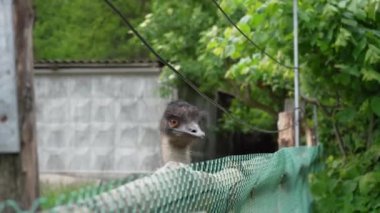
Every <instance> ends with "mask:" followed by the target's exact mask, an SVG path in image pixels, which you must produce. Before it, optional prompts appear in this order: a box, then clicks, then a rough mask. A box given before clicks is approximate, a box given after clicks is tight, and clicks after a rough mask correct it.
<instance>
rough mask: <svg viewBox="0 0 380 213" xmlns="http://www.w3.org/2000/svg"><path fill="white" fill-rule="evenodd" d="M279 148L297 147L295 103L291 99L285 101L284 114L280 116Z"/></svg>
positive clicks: (278, 123)
mask: <svg viewBox="0 0 380 213" xmlns="http://www.w3.org/2000/svg"><path fill="white" fill-rule="evenodd" d="M277 128H278V130H282V131H280V132H279V133H278V140H277V142H278V148H279V149H280V148H283V147H290V146H294V145H295V136H294V103H293V100H291V99H286V100H285V107H284V112H280V113H279V114H278V121H277Z"/></svg>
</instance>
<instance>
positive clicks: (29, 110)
mask: <svg viewBox="0 0 380 213" xmlns="http://www.w3.org/2000/svg"><path fill="white" fill-rule="evenodd" d="M33 20H34V14H33V5H32V0H0V53H1V57H0V201H4V200H7V199H12V200H15V201H16V202H18V203H19V205H20V207H21V208H24V209H29V208H30V206H31V204H32V202H33V201H34V200H35V199H36V198H37V197H38V194H39V187H38V162H37V142H36V125H35V124H36V120H35V108H34V106H35V105H34V90H33V50H32V42H33V39H32V29H33Z"/></svg>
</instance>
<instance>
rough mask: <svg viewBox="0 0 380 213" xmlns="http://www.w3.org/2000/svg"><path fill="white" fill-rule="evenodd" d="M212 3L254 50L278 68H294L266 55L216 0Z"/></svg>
mask: <svg viewBox="0 0 380 213" xmlns="http://www.w3.org/2000/svg"><path fill="white" fill-rule="evenodd" d="M211 1H212V2H214V4H215V6H216V7H217V8H218V10H219V11H220V12H221V13H222V14H223V16H224V17H225V18H226V19H227V20H228V22H229V23H230V24H231V25H232V26H233V27H234V28H235V29H236V30H237V31H239V32H240V34H242V35H243V36H244V38H245V39H247V41H249V43H251V44H252V45H253V46H254V47H256V49H258V50H260V52H261V53H262V54H264V55H266V56H267V57H268V58H270V59H271V60H272V61H274V62H276V63H277V64H278V65H280V66H283V67H285V68H287V69H294V68H295V67H293V66H289V65H286V64H284V63H282V62H280V61H279V60H277V59H276V58H275V57H273V56H272V55H270V54H269V53H267V52H266V51H265V50H264V48H262V47H261V46H260V45H258V44H257V43H256V42H254V41H253V40H252V39H250V38H249V37H248V36H247V34H245V33H244V32H243V31H242V30H241V29H240V27H238V26H237V25H236V24H235V23H234V21H233V20H232V19H231V17H230V16H229V15H228V14H227V13H226V12H225V11H224V10H223V9H222V7H221V6H220V5H219V4H218V2H217V1H216V0H211Z"/></svg>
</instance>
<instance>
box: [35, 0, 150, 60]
mask: <svg viewBox="0 0 380 213" xmlns="http://www.w3.org/2000/svg"><path fill="white" fill-rule="evenodd" d="M34 4H35V8H36V22H35V26H34V55H35V57H36V58H37V59H115V58H146V56H147V51H146V50H145V49H143V48H142V45H141V44H140V43H139V42H136V40H134V39H132V38H133V34H131V33H130V32H129V29H128V28H126V27H125V24H124V23H123V22H122V21H121V19H120V18H119V17H118V16H116V15H115V14H114V13H113V12H112V10H111V9H110V8H109V7H108V6H107V5H106V4H105V3H104V1H90V0H75V1H66V0H54V1H47V0H35V1H34ZM115 4H116V5H117V6H118V7H119V8H120V9H121V10H122V11H123V12H124V13H125V14H126V15H127V17H128V18H130V19H131V21H132V23H134V24H137V23H138V22H141V20H142V17H143V14H144V13H147V12H148V11H147V10H148V6H149V2H148V1H147V0H144V1H120V0H118V1H116V2H115Z"/></svg>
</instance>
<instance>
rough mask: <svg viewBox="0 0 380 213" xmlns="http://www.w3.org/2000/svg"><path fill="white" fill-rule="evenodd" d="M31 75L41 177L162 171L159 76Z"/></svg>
mask: <svg viewBox="0 0 380 213" xmlns="http://www.w3.org/2000/svg"><path fill="white" fill-rule="evenodd" d="M36 73H37V74H36V75H35V90H36V108H37V134H38V135H37V138H38V154H39V167H40V171H41V172H53V173H54V172H66V173H75V172H78V173H81V172H82V173H83V172H92V173H93V172H108V173H113V172H116V173H130V172H144V171H152V170H154V169H155V168H157V167H158V166H159V165H160V159H161V157H160V153H161V151H160V146H159V131H158V127H159V120H160V118H161V114H162V112H163V110H164V109H165V106H166V103H167V102H168V100H165V99H163V98H161V97H160V96H159V91H158V89H159V84H158V75H159V72H158V71H156V72H141V73H139V72H131V73H130V72H127V71H126V72H117V73H112V74H107V72H99V71H97V72H94V73H91V72H86V73H83V74H81V72H80V70H78V72H77V73H75V74H72V73H70V72H68V73H65V72H62V73H57V72H54V71H52V72H41V73H38V71H37V72H36Z"/></svg>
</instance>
